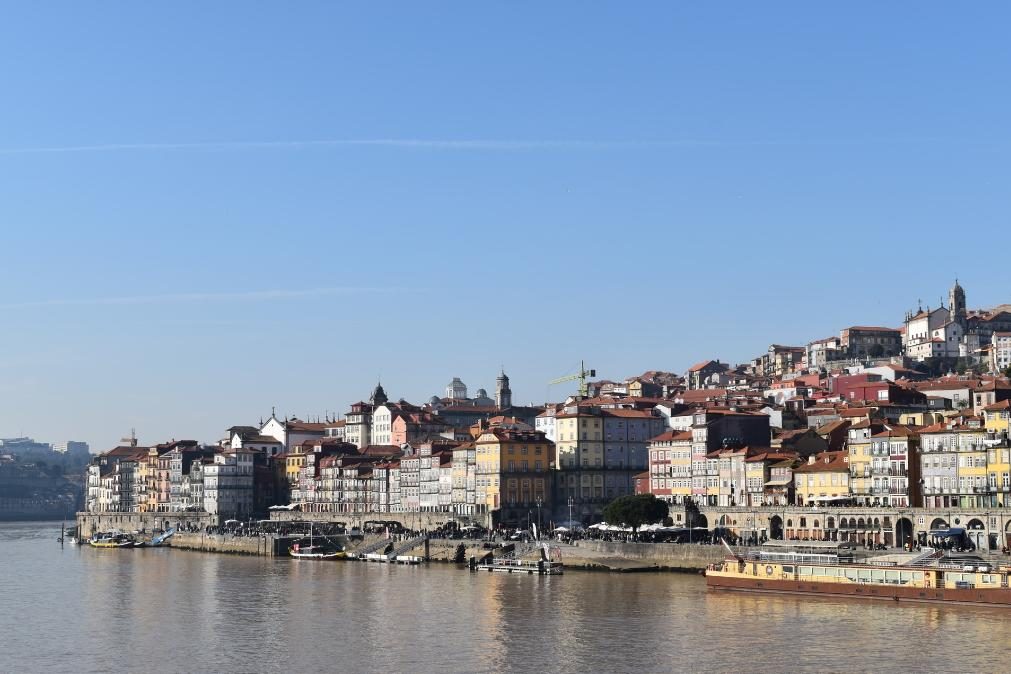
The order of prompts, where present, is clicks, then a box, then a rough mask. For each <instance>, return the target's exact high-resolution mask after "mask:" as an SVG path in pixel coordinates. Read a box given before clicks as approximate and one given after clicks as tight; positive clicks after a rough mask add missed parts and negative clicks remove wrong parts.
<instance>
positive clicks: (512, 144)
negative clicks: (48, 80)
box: [0, 138, 721, 154]
mask: <svg viewBox="0 0 1011 674" xmlns="http://www.w3.org/2000/svg"><path fill="white" fill-rule="evenodd" d="M711 144H721V143H711V142H708V141H644V142H638V141H584V140H447V139H421V138H372V139H360V140H352V139H346V140H279V141H220V142H202V143H110V144H101V145H63V146H52V147H25V148H0V154H47V153H60V152H129V151H159V150H256V149H282V150H283V149H302V148H314V147H319V148H325V147H338V148H339V147H388V148H399V149H411V148H415V149H429V150H471V151H508V150H551V149H559V150H578V149H589V150H593V149H598V150H601V149H623V148H639V147H641V148H648V147H661V146H678V145H685V146H690V145H711Z"/></svg>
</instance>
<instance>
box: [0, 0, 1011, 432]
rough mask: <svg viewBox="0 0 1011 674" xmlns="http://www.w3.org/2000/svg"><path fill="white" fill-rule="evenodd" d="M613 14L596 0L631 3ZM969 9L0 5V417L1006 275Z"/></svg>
mask: <svg viewBox="0 0 1011 674" xmlns="http://www.w3.org/2000/svg"><path fill="white" fill-rule="evenodd" d="M633 10H634V11H633ZM1009 14H1011V11H1009V10H1008V8H1007V5H1006V4H1003V3H974V4H972V5H971V6H966V5H961V6H957V7H956V6H954V5H950V4H947V3H911V2H910V3H889V4H888V5H887V6H883V5H882V4H881V3H869V2H868V3H847V4H846V5H845V6H843V5H839V6H837V7H828V6H824V5H819V6H817V7H816V6H814V5H811V3H772V4H768V3H765V4H761V5H758V4H755V3H743V2H741V3H722V4H716V3H705V4H704V6H703V3H669V2H658V3H648V2H643V3H637V4H636V5H635V6H634V8H633V9H630V6H629V5H628V4H627V3H610V4H605V3H585V2H572V3H562V2H559V3H534V2H529V3H523V2H509V3H506V2H494V3H472V2H456V3H451V2H431V3H406V2H404V3H358V4H356V5H351V4H338V3H329V2H321V3H310V2H302V3H296V4H280V3H247V2H242V3H240V2H232V3H228V2H221V3H184V2H180V3H173V4H172V5H171V6H168V5H164V6H161V7H154V6H141V5H139V4H138V3H125V2H124V3H119V4H116V3H103V4H101V5H100V6H99V5H87V4H85V3H74V2H67V3H62V4H60V3H45V5H42V4H39V3H12V2H5V3H2V4H0V59H2V61H0V63H2V66H3V67H2V68H0V92H2V93H0V95H2V101H3V104H2V105H0V232H2V238H0V242H2V244H3V250H4V262H3V265H2V267H0V268H2V274H3V282H2V283H0V317H2V324H3V330H2V331H0V344H3V346H4V348H3V350H2V352H0V437H2V436H9V435H16V434H21V433H24V434H30V435H34V436H36V437H38V438H40V439H45V440H50V441H58V440H66V439H70V438H74V439H84V440H88V441H90V442H92V443H93V444H94V446H95V449H106V448H108V447H110V446H112V444H113V443H114V442H115V440H116V439H117V438H118V437H120V436H121V435H122V434H123V433H126V432H128V430H129V429H130V428H131V427H136V428H137V430H138V434H139V436H140V438H141V440H142V441H144V442H157V441H162V440H166V439H169V438H173V437H174V438H182V437H193V438H196V439H199V440H204V441H212V440H214V439H216V438H217V437H219V436H220V435H221V434H222V432H223V429H224V428H226V427H228V426H230V425H233V424H237V423H249V422H255V421H257V420H258V419H259V417H260V416H261V415H263V414H266V413H269V410H270V407H271V406H272V405H276V406H277V408H278V410H279V411H281V412H283V413H290V414H298V415H299V416H305V415H306V414H309V413H312V414H323V413H324V412H325V411H327V410H329V411H331V412H332V411H335V410H336V411H344V410H345V409H346V407H347V405H348V404H349V403H350V402H352V401H354V400H357V399H359V398H362V397H365V396H367V394H368V392H369V391H370V390H371V387H372V386H373V385H374V383H375V381H376V379H377V378H378V377H381V378H382V381H383V384H384V385H385V386H386V388H387V390H388V392H389V393H390V395H391V396H392V397H395V398H396V397H401V396H402V397H405V398H407V399H409V400H414V401H421V400H423V399H425V398H427V397H428V396H430V395H432V394H433V393H438V392H441V390H442V388H443V387H444V386H445V384H446V383H447V382H448V381H449V379H450V378H451V377H453V376H460V377H462V378H463V379H464V381H465V382H467V383H468V384H469V385H470V386H471V388H472V390H473V389H476V388H477V387H479V386H483V387H486V388H488V389H489V390H490V389H491V388H492V387H493V385H494V376H495V374H496V373H497V370H498V367H499V365H500V364H501V365H504V366H505V368H506V370H507V372H508V373H509V374H510V376H511V377H512V381H513V390H514V395H515V397H516V398H517V399H518V400H519V401H520V402H543V401H544V400H545V399H557V398H560V397H561V396H563V395H564V394H566V393H568V392H570V391H571V387H554V388H551V389H549V388H548V387H547V386H546V381H547V380H549V379H551V378H553V377H556V376H559V375H562V374H566V373H569V372H572V371H573V370H574V369H575V366H576V365H577V364H578V362H579V360H580V358H583V359H585V360H586V361H587V362H588V363H589V364H590V365H592V366H594V367H596V368H597V369H598V372H599V373H600V374H601V375H602V376H605V377H610V378H621V377H624V376H628V375H632V374H636V373H638V372H641V371H643V370H646V369H668V370H683V369H685V368H686V367H687V366H689V365H690V364H691V363H692V362H694V361H697V360H700V359H703V358H707V357H719V358H722V359H724V360H730V361H739V360H743V359H746V358H749V357H752V356H754V355H756V354H758V353H760V352H761V351H762V350H764V349H765V348H766V347H767V345H768V344H769V343H771V342H774V341H775V342H780V343H805V342H807V341H810V340H812V339H816V338H821V337H825V336H827V335H829V334H832V333H835V332H838V330H839V329H841V328H843V327H846V326H848V325H853V324H884V325H897V324H899V323H900V322H901V319H902V316H903V313H904V311H905V310H906V309H907V308H910V307H912V306H913V305H914V304H915V302H916V300H917V298H922V299H923V301H924V303H930V304H933V305H936V304H937V302H938V301H939V298H940V297H941V296H942V295H945V294H946V292H947V288H948V287H949V286H950V284H951V282H952V279H953V277H954V276H955V275H956V274H957V275H958V277H959V279H960V280H961V282H962V284H963V285H964V286H965V288H966V290H967V294H968V300H969V304H970V306H990V305H994V304H998V303H1001V302H1008V301H1011V283H1009V272H1008V254H1007V242H1008V240H1009V223H1008V205H1009V204H1008V201H1009V200H1008V194H1007V189H1006V186H1007V185H1008V184H1009V178H1011V175H1009V173H1011V171H1009V163H1008V155H1009V149H1011V148H1009V138H1008V128H1009V127H1008V123H1007V120H1008V119H1011V93H1009V92H1011V87H1009V86H1008V72H1009V66H1011V43H1009V42H1008V40H1007V39H1006V29H1005V27H1006V26H1007V25H1008V22H1009V20H1011V16H1009Z"/></svg>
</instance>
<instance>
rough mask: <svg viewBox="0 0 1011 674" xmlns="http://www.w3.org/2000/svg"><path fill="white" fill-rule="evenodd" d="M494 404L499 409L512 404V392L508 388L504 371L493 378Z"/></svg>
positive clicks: (507, 379)
mask: <svg viewBox="0 0 1011 674" xmlns="http://www.w3.org/2000/svg"><path fill="white" fill-rule="evenodd" d="M495 404H496V405H497V406H498V408H499V409H500V410H502V409H505V408H507V407H512V406H513V392H512V391H510V390H509V377H507V376H506V373H505V371H502V372H501V373H500V374H499V376H498V377H497V378H496V379H495Z"/></svg>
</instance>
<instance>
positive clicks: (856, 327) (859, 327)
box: [846, 325, 899, 332]
mask: <svg viewBox="0 0 1011 674" xmlns="http://www.w3.org/2000/svg"><path fill="white" fill-rule="evenodd" d="M846 329H847V330H865V331H868V332H899V329H898V328H879V327H875V326H869V325H854V326H852V327H849V328H846Z"/></svg>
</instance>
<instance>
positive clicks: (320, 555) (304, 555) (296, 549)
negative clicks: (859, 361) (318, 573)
mask: <svg viewBox="0 0 1011 674" xmlns="http://www.w3.org/2000/svg"><path fill="white" fill-rule="evenodd" d="M288 554H289V555H290V556H292V557H294V558H295V559H344V557H346V556H347V555H346V553H345V552H344V551H343V550H337V549H335V548H333V547H331V546H327V545H299V544H298V543H296V544H295V545H293V546H291V548H290V549H289V550H288Z"/></svg>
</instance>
